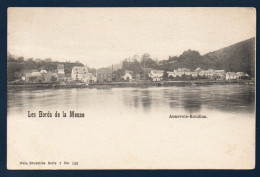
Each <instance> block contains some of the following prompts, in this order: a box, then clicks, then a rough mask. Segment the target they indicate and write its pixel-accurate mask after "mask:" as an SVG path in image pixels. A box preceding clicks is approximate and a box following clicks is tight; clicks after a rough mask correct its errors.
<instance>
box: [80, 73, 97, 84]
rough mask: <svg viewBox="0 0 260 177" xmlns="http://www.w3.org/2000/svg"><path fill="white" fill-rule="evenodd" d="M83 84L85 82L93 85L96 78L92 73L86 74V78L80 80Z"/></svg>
mask: <svg viewBox="0 0 260 177" xmlns="http://www.w3.org/2000/svg"><path fill="white" fill-rule="evenodd" d="M82 81H83V82H86V83H93V82H97V77H96V76H94V75H93V74H92V73H87V74H86V77H84V78H83V79H82Z"/></svg>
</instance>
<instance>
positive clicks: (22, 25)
mask: <svg viewBox="0 0 260 177" xmlns="http://www.w3.org/2000/svg"><path fill="white" fill-rule="evenodd" d="M7 28H8V38H7V40H8V44H7V45H8V52H9V53H11V54H13V55H16V56H24V57H25V58H34V59H36V58H42V59H45V58H52V59H53V60H57V61H76V60H78V61H80V62H81V63H83V64H86V65H88V66H89V67H92V68H99V67H107V66H110V65H112V64H117V63H120V61H122V60H123V59H124V58H127V57H132V56H134V55H136V54H137V55H142V54H144V53H149V54H150V55H151V57H152V58H157V59H158V60H163V59H168V57H169V56H178V55H181V54H182V52H183V51H185V50H188V49H192V50H198V51H199V52H200V54H202V55H203V54H205V53H208V52H211V51H214V50H217V49H220V48H223V47H227V46H229V45H232V44H234V43H237V42H240V41H243V40H246V39H249V38H252V37H255V36H256V11H255V9H254V8H169V7H168V8H8V25H7Z"/></svg>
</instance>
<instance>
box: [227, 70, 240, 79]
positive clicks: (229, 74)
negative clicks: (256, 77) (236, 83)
mask: <svg viewBox="0 0 260 177" xmlns="http://www.w3.org/2000/svg"><path fill="white" fill-rule="evenodd" d="M235 79H239V75H238V74H237V73H235V72H227V73H226V80H235Z"/></svg>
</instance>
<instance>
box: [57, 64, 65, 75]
mask: <svg viewBox="0 0 260 177" xmlns="http://www.w3.org/2000/svg"><path fill="white" fill-rule="evenodd" d="M57 70H58V74H65V73H64V64H58V65H57Z"/></svg>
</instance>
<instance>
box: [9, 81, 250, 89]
mask: <svg viewBox="0 0 260 177" xmlns="http://www.w3.org/2000/svg"><path fill="white" fill-rule="evenodd" d="M230 84H243V85H255V81H254V80H231V81H227V80H215V81H212V80H195V81H161V82H152V81H139V82H107V83H90V84H88V85H86V84H68V85H60V84H56V83H35V84H8V83H7V87H8V89H9V88H10V89H11V88H97V89H99V88H101V89H102V88H118V87H119V88H120V87H122V88H124V87H141V88H143V87H145V88H146V87H171V86H202V85H230Z"/></svg>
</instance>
